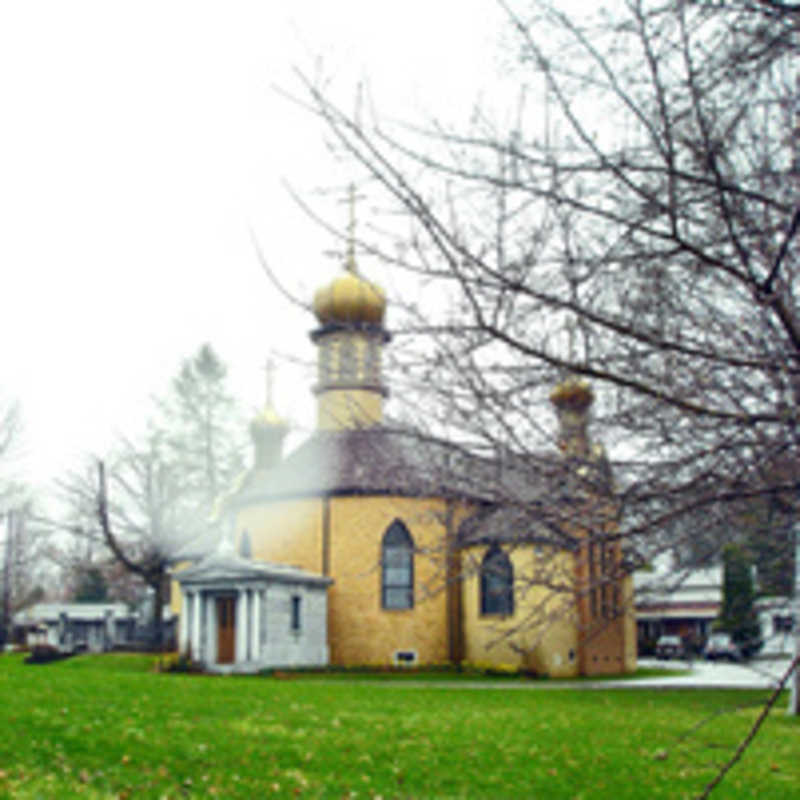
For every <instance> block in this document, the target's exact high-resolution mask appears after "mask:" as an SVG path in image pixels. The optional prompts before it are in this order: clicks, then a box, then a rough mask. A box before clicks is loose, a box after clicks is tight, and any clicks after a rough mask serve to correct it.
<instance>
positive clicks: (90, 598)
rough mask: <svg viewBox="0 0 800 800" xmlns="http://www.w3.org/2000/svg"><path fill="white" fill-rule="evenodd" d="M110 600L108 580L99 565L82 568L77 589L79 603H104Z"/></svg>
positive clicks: (76, 595)
mask: <svg viewBox="0 0 800 800" xmlns="http://www.w3.org/2000/svg"><path fill="white" fill-rule="evenodd" d="M107 600H108V582H107V581H106V579H105V576H104V575H103V573H102V571H101V570H100V569H99V568H98V567H88V568H87V569H84V570H82V572H81V574H80V576H79V577H78V585H77V587H76V589H75V602H77V603H104V602H106V601H107Z"/></svg>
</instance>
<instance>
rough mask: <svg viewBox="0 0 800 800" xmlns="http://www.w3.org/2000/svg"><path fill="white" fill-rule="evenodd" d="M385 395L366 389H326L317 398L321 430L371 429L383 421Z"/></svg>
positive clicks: (318, 419) (318, 422) (318, 424)
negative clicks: (364, 427) (371, 426)
mask: <svg viewBox="0 0 800 800" xmlns="http://www.w3.org/2000/svg"><path fill="white" fill-rule="evenodd" d="M382 416H383V395H381V394H380V392H376V391H367V390H364V389H326V390H325V391H324V392H322V393H321V394H320V395H319V397H318V398H317V427H318V428H319V429H320V430H340V429H342V428H357V427H363V426H366V427H369V426H370V425H375V424H376V423H378V422H380V421H381V418H382Z"/></svg>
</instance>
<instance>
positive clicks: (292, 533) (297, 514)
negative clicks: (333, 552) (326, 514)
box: [236, 498, 322, 574]
mask: <svg viewBox="0 0 800 800" xmlns="http://www.w3.org/2000/svg"><path fill="white" fill-rule="evenodd" d="M244 531H247V532H248V534H249V535H250V545H251V548H252V554H253V558H254V559H259V560H261V561H272V562H275V563H278V564H290V565H292V566H295V567H301V568H302V569H307V570H309V571H311V572H314V573H317V574H322V500H321V499H319V498H310V499H304V500H288V501H281V502H274V503H264V504H262V505H260V506H258V507H254V508H248V509H245V510H244V511H241V512H240V513H239V514H238V515H237V517H236V548H237V550H238V548H239V542H240V539H241V536H242V533H243V532H244Z"/></svg>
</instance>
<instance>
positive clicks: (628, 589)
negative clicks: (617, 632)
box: [622, 575, 637, 672]
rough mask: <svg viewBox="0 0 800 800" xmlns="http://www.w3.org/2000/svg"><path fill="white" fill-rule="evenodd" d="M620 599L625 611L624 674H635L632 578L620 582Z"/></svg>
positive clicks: (634, 623) (635, 655) (634, 607)
mask: <svg viewBox="0 0 800 800" xmlns="http://www.w3.org/2000/svg"><path fill="white" fill-rule="evenodd" d="M622 597H623V603H624V606H623V607H624V609H625V672H636V666H637V662H636V657H637V652H636V604H635V600H634V597H633V577H632V576H630V575H629V576H628V577H627V578H625V579H624V580H623V581H622Z"/></svg>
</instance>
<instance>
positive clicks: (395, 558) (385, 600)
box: [381, 519, 414, 608]
mask: <svg viewBox="0 0 800 800" xmlns="http://www.w3.org/2000/svg"><path fill="white" fill-rule="evenodd" d="M381 605H382V606H383V607H384V608H412V607H413V605H414V540H413V539H412V538H411V534H410V533H409V532H408V528H406V526H405V525H403V523H402V522H400V520H398V519H396V520H395V521H394V522H393V523H392V524H391V525H390V526H389V527H388V528H387V530H386V533H385V534H384V535H383V542H382V544H381Z"/></svg>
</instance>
